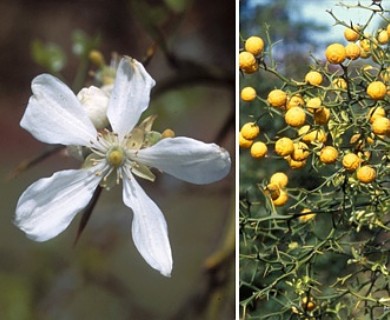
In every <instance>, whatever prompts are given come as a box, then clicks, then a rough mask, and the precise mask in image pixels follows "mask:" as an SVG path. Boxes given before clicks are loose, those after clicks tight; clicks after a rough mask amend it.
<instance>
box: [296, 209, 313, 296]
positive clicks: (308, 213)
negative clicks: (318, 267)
mask: <svg viewBox="0 0 390 320" xmlns="http://www.w3.org/2000/svg"><path fill="white" fill-rule="evenodd" d="M301 213H302V215H300V216H299V218H298V220H299V221H300V222H307V221H309V220H311V219H313V218H314V217H315V216H316V214H315V213H313V212H312V210H310V209H308V208H305V209H303V210H302V211H301ZM304 303H306V300H305V301H304Z"/></svg>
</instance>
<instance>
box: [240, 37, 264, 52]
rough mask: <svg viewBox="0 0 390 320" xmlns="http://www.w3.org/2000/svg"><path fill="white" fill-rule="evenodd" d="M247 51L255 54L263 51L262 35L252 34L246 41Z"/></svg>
mask: <svg viewBox="0 0 390 320" xmlns="http://www.w3.org/2000/svg"><path fill="white" fill-rule="evenodd" d="M244 48H245V51H248V52H250V53H252V54H254V55H255V56H257V55H258V54H260V53H262V52H263V50H264V41H263V39H261V38H260V37H257V36H252V37H249V38H248V39H246V41H245V46H244Z"/></svg>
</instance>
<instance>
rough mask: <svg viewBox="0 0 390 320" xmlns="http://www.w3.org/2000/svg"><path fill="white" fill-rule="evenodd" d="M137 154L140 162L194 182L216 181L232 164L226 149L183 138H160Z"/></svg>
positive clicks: (225, 173)
mask: <svg viewBox="0 0 390 320" xmlns="http://www.w3.org/2000/svg"><path fill="white" fill-rule="evenodd" d="M137 156H138V158H139V159H138V161H139V162H141V163H142V164H145V165H147V166H150V167H154V168H157V169H159V170H161V171H164V172H166V173H168V174H170V175H172V176H174V177H176V178H178V179H181V180H184V181H187V182H191V183H195V184H207V183H211V182H215V181H218V180H220V179H222V178H224V177H225V176H226V175H227V174H228V173H229V171H230V166H231V161H230V156H229V153H228V152H227V151H226V150H225V149H223V148H221V147H219V146H218V145H216V144H214V143H204V142H201V141H198V140H194V139H190V138H185V137H177V138H165V139H162V140H160V141H159V142H158V143H156V144H155V145H153V146H152V147H150V148H145V149H142V150H140V151H139V152H138V154H137Z"/></svg>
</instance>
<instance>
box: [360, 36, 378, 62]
mask: <svg viewBox="0 0 390 320" xmlns="http://www.w3.org/2000/svg"><path fill="white" fill-rule="evenodd" d="M359 46H360V57H361V58H364V59H366V58H368V57H369V56H370V55H371V48H373V49H375V48H376V45H374V44H373V43H372V41H370V40H368V39H362V40H360V41H359Z"/></svg>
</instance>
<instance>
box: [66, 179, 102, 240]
mask: <svg viewBox="0 0 390 320" xmlns="http://www.w3.org/2000/svg"><path fill="white" fill-rule="evenodd" d="M102 189H103V188H102V187H100V186H98V187H97V188H96V190H95V192H94V193H93V195H92V199H91V201H90V202H89V203H88V206H87V207H86V208H85V209H84V212H83V213H82V216H81V220H80V224H79V229H78V230H77V234H76V238H75V240H74V242H73V246H76V244H77V242H78V240H79V239H80V236H81V233H82V232H83V231H84V229H85V227H86V226H87V223H88V221H89V218H90V217H91V214H92V212H93V209H94V208H95V205H96V203H97V201H98V200H99V197H100V194H101V192H102Z"/></svg>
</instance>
